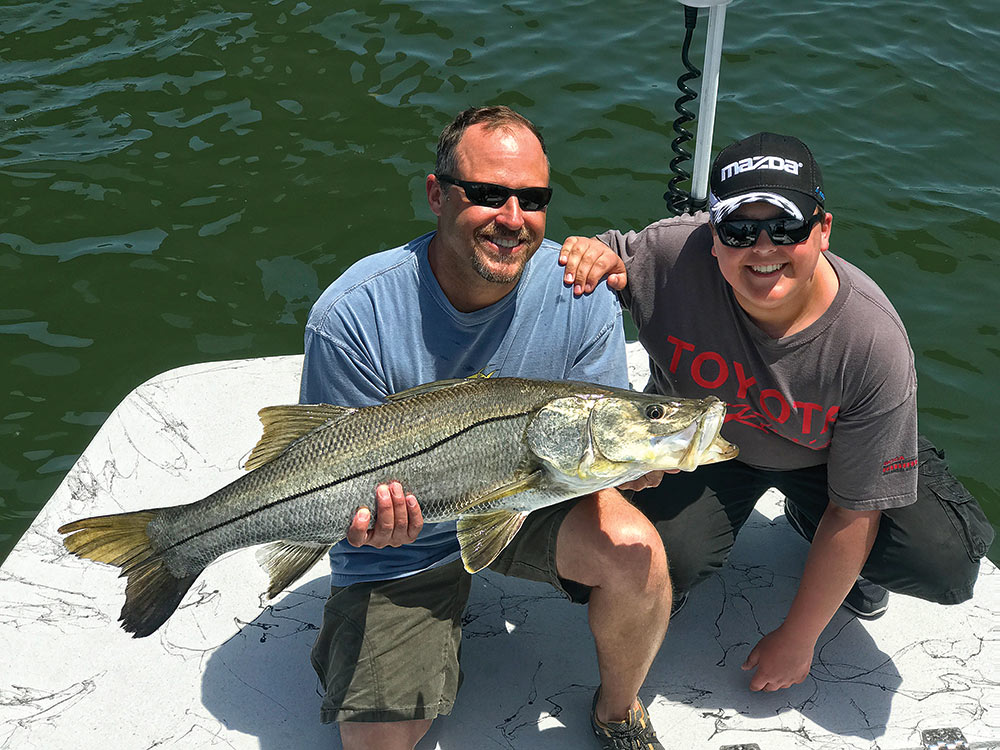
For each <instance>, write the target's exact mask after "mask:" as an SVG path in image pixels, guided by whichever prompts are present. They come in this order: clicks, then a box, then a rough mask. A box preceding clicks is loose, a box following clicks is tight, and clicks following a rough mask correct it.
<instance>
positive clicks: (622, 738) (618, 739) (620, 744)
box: [590, 688, 665, 750]
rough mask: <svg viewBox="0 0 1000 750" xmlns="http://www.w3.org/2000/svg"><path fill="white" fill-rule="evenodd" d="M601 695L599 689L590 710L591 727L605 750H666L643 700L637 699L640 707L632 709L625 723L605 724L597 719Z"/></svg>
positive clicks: (612, 722)
mask: <svg viewBox="0 0 1000 750" xmlns="http://www.w3.org/2000/svg"><path fill="white" fill-rule="evenodd" d="M600 693H601V689H600V688H597V692H596V693H594V705H593V708H591V710H590V726H591V728H593V730H594V736H595V737H597V739H598V740H599V741H600V743H601V747H602V748H603V750H665V748H664V747H663V745H661V744H660V743H659V741H657V739H656V732H654V731H653V724H652V722H651V721H650V720H649V713H648V712H647V711H646V707H645V706H644V705H642V701H641V700H639V699H638V698H636V702H637V703H638V704H639V707H638V708H634V709H630V710H629V712H628V719H626V720H625V721H611V722H608V723H605V722H603V721H601V720H600V719H598V718H597V696H598V695H600Z"/></svg>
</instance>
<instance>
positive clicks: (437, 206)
mask: <svg viewBox="0 0 1000 750" xmlns="http://www.w3.org/2000/svg"><path fill="white" fill-rule="evenodd" d="M426 188H427V205H429V206H430V207H431V211H432V212H433V213H434V215H435V216H440V215H441V211H442V205H443V204H444V201H445V194H444V191H445V187H444V185H442V184H441V182H440V181H439V180H438V178H437V177H436V176H435V175H433V174H429V175H427V184H426Z"/></svg>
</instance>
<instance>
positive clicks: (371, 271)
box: [299, 232, 628, 586]
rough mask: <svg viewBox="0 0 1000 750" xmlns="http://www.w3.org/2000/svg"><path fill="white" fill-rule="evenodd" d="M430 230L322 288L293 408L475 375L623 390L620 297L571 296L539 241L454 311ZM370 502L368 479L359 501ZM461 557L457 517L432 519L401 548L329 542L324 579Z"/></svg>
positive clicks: (401, 570) (554, 252)
mask: <svg viewBox="0 0 1000 750" xmlns="http://www.w3.org/2000/svg"><path fill="white" fill-rule="evenodd" d="M433 236H434V233H433V232H431V233H429V234H425V235H423V236H422V237H418V238H417V239H415V240H413V241H412V242H410V243H408V244H406V245H404V246H402V247H397V248H395V249H393V250H387V251H385V252H381V253H377V254H375V255H371V256H369V257H367V258H364V259H363V260H360V261H358V262H357V263H355V264H354V265H353V266H351V267H350V268H349V269H347V271H345V272H344V274H343V275H342V276H341V277H340V278H338V279H337V280H336V281H334V282H333V284H331V285H330V286H329V287H328V288H327V289H326V291H325V292H323V294H322V295H321V296H320V298H319V300H317V302H316V304H315V305H313V308H312V311H311V312H310V313H309V321H308V322H307V323H306V332H305V361H304V363H303V367H302V385H301V390H300V394H299V402H300V403H304V404H305V403H313V404H315V403H328V404H341V405H344V406H370V405H372V404H379V403H382V401H383V399H384V397H385V396H386V395H388V394H391V393H397V392H399V391H403V390H406V389H407V388H412V387H414V386H417V385H420V384H422V383H428V382H431V381H433V380H442V379H445V378H462V377H468V376H471V375H476V374H478V373H481V374H483V375H492V376H494V377H525V378H541V379H546V380H583V381H589V382H593V383H601V384H603V385H611V386H617V387H621V388H627V387H628V370H627V366H626V362H625V334H624V330H623V328H622V312H621V307H620V306H619V304H618V299H617V297H616V296H615V294H614V293H613V292H611V291H610V290H609V289H608V288H607V286H606V285H605V284H601V285H600V286H599V287H598V288H597V290H596V291H594V292H593V293H592V294H590V295H587V296H585V297H581V298H578V299H574V298H573V294H572V290H571V289H569V288H567V287H566V286H565V285H564V284H563V283H562V276H563V274H562V269H561V268H560V267H559V266H558V263H557V258H558V256H559V245H557V244H555V243H554V242H551V241H549V240H545V241H544V242H543V243H542V245H541V247H539V248H538V251H537V252H536V253H535V255H534V256H533V257H532V259H531V260H530V261H529V262H528V264H527V266H526V267H525V270H524V273H523V274H522V276H521V279H520V281H519V282H518V284H517V286H516V287H515V288H514V289H513V290H512V291H511V292H510V293H509V294H507V295H506V296H505V297H504V298H503V299H502V300H500V301H499V302H497V303H496V304H493V305H490V306H489V307H487V308H484V309H482V310H476V311H475V312H471V313H462V312H459V311H457V310H456V309H455V308H454V307H452V305H451V303H450V302H449V301H448V298H447V297H445V295H444V292H442V291H441V287H440V286H439V285H438V282H437V279H436V278H435V276H434V273H433V272H432V271H431V267H430V263H429V262H428V260H427V247H428V245H429V244H430V240H431V238H432V237H433ZM404 489H405V488H404ZM374 498H375V488H374V486H373V487H372V494H371V496H370V497H366V498H358V504H359V505H360V504H369V505H370V504H371V503H373V502H374ZM417 500H418V501H419V500H420V498H419V497H418V498H417ZM458 557H459V548H458V539H457V537H456V535H455V523H454V522H453V521H452V522H447V523H438V524H430V523H428V524H424V528H423V530H422V531H421V532H420V536H419V537H418V538H417V539H416V540H415V541H414V542H412V543H411V544H407V545H404V546H402V547H395V548H393V547H387V548H385V549H376V548H374V547H367V546H366V547H352V546H351V545H350V544H348V543H347V541H346V540H345V541H343V542H341V543H340V544H337V545H335V546H334V548H333V549H332V550H331V552H330V564H331V569H332V580H331V582H332V584H333V585H334V586H347V585H350V584H352V583H358V582H361V581H373V580H385V579H390V578H401V577H403V576H406V575H411V574H413V573H418V572H420V571H421V570H426V569H427V568H431V567H434V566H437V565H441V564H444V563H447V562H451V561H452V560H456V559H458Z"/></svg>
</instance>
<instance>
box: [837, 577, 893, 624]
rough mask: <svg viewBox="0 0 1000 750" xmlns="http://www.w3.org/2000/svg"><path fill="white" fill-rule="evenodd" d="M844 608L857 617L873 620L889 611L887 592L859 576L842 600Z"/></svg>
mask: <svg viewBox="0 0 1000 750" xmlns="http://www.w3.org/2000/svg"><path fill="white" fill-rule="evenodd" d="M844 606H845V607H847V609H849V610H851V612H853V613H854V614H856V615H857V616H858V617H862V618H864V619H866V620H874V619H875V618H876V617H881V616H882V614H883V613H885V611H886V610H887V609H889V592H888V591H886V590H885V589H884V588H882V587H881V586H879V585H878V584H877V583H872V582H871V581H868V580H866V579H864V578H862V577H861V576H858V580H856V581H855V582H854V585H853V586H852V587H851V590H850V591H849V592H848V593H847V596H846V597H845V598H844Z"/></svg>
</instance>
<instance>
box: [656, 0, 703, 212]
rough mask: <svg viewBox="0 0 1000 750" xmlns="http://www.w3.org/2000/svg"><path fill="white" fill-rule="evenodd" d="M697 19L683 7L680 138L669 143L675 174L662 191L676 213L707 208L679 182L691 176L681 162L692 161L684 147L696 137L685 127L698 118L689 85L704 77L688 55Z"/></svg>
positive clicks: (676, 125)
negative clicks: (693, 110)
mask: <svg viewBox="0 0 1000 750" xmlns="http://www.w3.org/2000/svg"><path fill="white" fill-rule="evenodd" d="M697 22H698V9H697V8H692V7H690V6H688V5H685V6H684V29H685V32H684V44H683V46H682V47H681V62H682V63H684V67H685V68H686V72H685V73H683V74H682V75H681V77H680V78H678V79H677V88H678V89H680V92H681V95H680V96H679V97H678V98H677V101H676V102H675V103H674V110H676V112H677V113H678V115H679V117H678V118H677V119H676V120H674V132H675V133H677V137H676V138H674V140H673V142H672V143H671V144H670V148H671V149H672V150H673V152H674V153H675V154H676V156H675V157H674V158H673V159H671V160H670V171H671V172H673V173H674V176H673V177H671V178H670V182H669V183H668V184H667V192H665V193H664V194H663V199H664V200H665V201H666V202H667V209H668V210H669V211H670V212H671V213H673V214H674V215H675V216H679V215H680V214H684V213H694V212H695V211H697V210H698V209H701V208H704V207H705V203H706V202H705V201H697V203H698V205H695V203H696V201H695V200H694V199H693V198H692V197H691V192H690V190H684V189H682V188H681V187H680V183H682V182H685V181H686V180H690V179H691V173H690V172H689V171H687V169H685V168H684V167H683V166H682V165H683V164H684V162H687V161H690V160H691V152H689V151H688V150H687V149H685V148H684V144H685V143H687V142H688V141H690V140H691V139H692V138H694V136H693V135H691V132H690V131H689V130H688V129H687V128H685V127H684V126H685V125H686V124H687V123H689V122H691V121H692V120H694V119H695V116H694V113H693V112H691V110H689V109H688V108H687V107H685V106H684V105H685V104H687V103H688V102H690V101H694V100H695V99H697V98H698V94H697V92H696V91H695V90H694V89H692V88H691V87H690V86H688V85H687V84H688V81H692V80H694V79H696V78H699V77H700V76H701V70H700V69H698V68H697V67H695V65H694V64H692V62H691V59H690V57H689V56H688V54H689V52H690V51H691V37H692V36H693V35H694V27H695V25H696V24H697Z"/></svg>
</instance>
